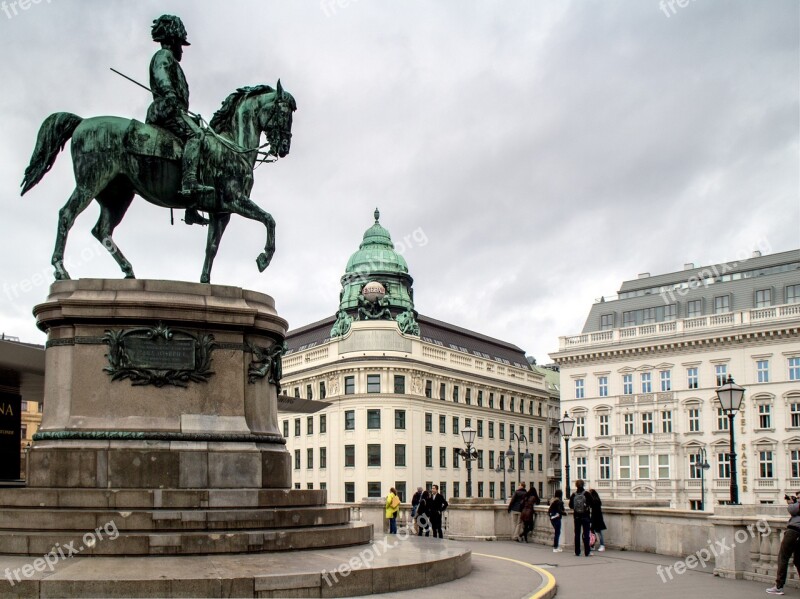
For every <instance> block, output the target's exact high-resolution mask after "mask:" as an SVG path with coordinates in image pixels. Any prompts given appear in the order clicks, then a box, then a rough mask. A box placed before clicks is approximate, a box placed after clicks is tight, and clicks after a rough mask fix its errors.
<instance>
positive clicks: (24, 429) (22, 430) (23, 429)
mask: <svg viewBox="0 0 800 599" xmlns="http://www.w3.org/2000/svg"><path fill="white" fill-rule="evenodd" d="M19 436H20V438H21V439H27V438H28V425H27V424H20V425H19Z"/></svg>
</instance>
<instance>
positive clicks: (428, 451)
mask: <svg viewBox="0 0 800 599" xmlns="http://www.w3.org/2000/svg"><path fill="white" fill-rule="evenodd" d="M425 467H426V468H433V447H431V446H430V445H426V446H425Z"/></svg>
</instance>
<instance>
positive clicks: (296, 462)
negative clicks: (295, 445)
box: [294, 449, 300, 470]
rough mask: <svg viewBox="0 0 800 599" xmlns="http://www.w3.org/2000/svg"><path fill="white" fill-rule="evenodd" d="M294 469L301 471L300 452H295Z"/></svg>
mask: <svg viewBox="0 0 800 599" xmlns="http://www.w3.org/2000/svg"><path fill="white" fill-rule="evenodd" d="M294 469H295V470H300V450H299V449H295V450H294Z"/></svg>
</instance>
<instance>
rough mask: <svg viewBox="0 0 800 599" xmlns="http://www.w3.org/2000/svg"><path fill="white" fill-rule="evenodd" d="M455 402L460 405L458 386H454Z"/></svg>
mask: <svg viewBox="0 0 800 599" xmlns="http://www.w3.org/2000/svg"><path fill="white" fill-rule="evenodd" d="M453 402H455V403H458V385H453Z"/></svg>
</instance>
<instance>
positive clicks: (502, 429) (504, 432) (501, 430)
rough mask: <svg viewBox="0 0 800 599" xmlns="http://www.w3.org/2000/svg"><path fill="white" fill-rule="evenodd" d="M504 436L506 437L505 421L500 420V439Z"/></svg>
mask: <svg viewBox="0 0 800 599" xmlns="http://www.w3.org/2000/svg"><path fill="white" fill-rule="evenodd" d="M505 438H506V425H505V423H503V422H501V423H500V439H505Z"/></svg>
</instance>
